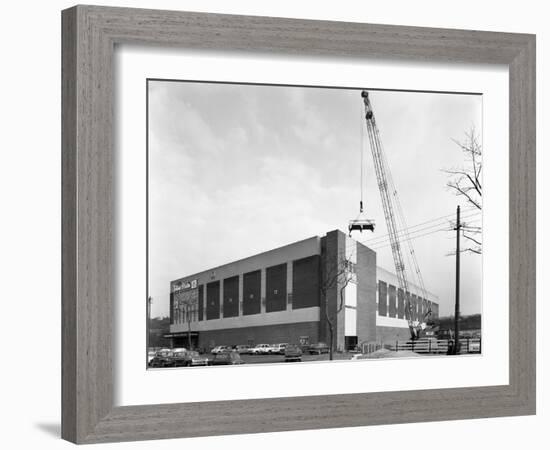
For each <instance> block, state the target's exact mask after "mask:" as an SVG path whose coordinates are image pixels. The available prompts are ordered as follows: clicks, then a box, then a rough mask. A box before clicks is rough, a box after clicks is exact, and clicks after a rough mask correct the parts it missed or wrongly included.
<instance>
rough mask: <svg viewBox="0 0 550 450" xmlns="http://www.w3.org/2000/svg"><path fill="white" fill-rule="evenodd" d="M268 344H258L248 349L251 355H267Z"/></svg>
mask: <svg viewBox="0 0 550 450" xmlns="http://www.w3.org/2000/svg"><path fill="white" fill-rule="evenodd" d="M270 347H271V345H269V344H258V345H256V347H253V348H251V349H250V354H251V355H267V354H268V353H269V348H270Z"/></svg>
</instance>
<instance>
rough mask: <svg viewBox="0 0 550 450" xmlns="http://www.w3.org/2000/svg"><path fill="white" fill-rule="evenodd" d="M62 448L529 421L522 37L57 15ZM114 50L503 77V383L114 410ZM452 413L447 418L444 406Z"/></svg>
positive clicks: (527, 49) (249, 20) (211, 17)
mask: <svg viewBox="0 0 550 450" xmlns="http://www.w3.org/2000/svg"><path fill="white" fill-rule="evenodd" d="M62 31H63V43H62V53H63V55H62V82H63V86H62V106H63V111H62V178H63V181H62V207H63V217H62V234H63V244H62V273H63V279H62V327H63V330H62V409H63V411H62V437H63V438H64V439H67V440H69V441H72V442H75V443H94V442H110V441H128V440H141V439H160V438H177V437H191V436H210V435H221V434H236V433H260V432H273V431H285V430H304V429H317V428H328V427H330V428H334V427H350V426H363V425H374V424H388V423H403V422H421V421H435V420H438V421H440V420H452V419H466V418H480V417H496V416H512V415H527V414H534V413H535V390H536V389H535V36H533V35H528V34H511V33H494V32H483V31H465V30H450V29H435V28H418V27H408V26H390V25H371V24H361V23H344V22H329V21H309V20H296V19H281V18H269V17H248V16H232V15H219V14H204V13H188V12H176V11H156V10H144V9H127V8H110V7H97V6H75V7H73V8H70V9H67V10H65V11H63V13H62ZM118 43H139V44H154V45H159V46H165V47H184V48H192V49H198V50H200V49H216V50H240V51H243V52H247V51H260V52H264V53H266V54H276V53H284V54H297V55H299V54H303V55H324V56H333V57H335V58H339V57H355V58H362V57H383V58H397V59H408V60H421V61H435V62H446V61H448V62H466V63H483V64H505V65H507V66H508V68H509V86H510V91H509V92H510V115H509V123H510V129H509V133H510V134H509V136H510V140H509V142H510V150H509V168H510V181H509V183H510V184H509V210H510V219H509V229H510V238H509V239H510V240H509V244H510V281H509V283H510V284H509V292H510V298H509V326H510V330H509V337H510V338H509V363H510V366H509V384H508V385H502V386H488V387H469V388H452V389H429V390H420V391H418V390H415V391H403V392H379V393H363V394H342V395H325V396H323V395H321V396H307V397H286V398H276V399H262V400H237V401H216V402H204V403H179V404H163V405H140V406H121V407H114V406H113V369H112V367H113V365H112V355H113V352H112V340H113V336H114V333H113V310H114V307H113V301H114V288H113V285H114V275H113V274H114V270H113V269H114V265H113V255H112V247H113V245H112V244H113V208H114V203H113V194H112V191H113V150H114V144H113V141H114V139H113V83H114V82H113V52H114V46H115V44H118ZM449 405H452V407H449Z"/></svg>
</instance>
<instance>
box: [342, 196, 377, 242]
mask: <svg viewBox="0 0 550 450" xmlns="http://www.w3.org/2000/svg"><path fill="white" fill-rule="evenodd" d="M348 230H349V235H350V237H351V232H352V231H359V232H361V233H362V232H363V230H365V231H367V230H368V231H374V220H371V219H367V218H365V217H364V216H363V200H361V201H360V202H359V215H358V216H357V217H356V218H355V219H352V220H350V221H349V225H348Z"/></svg>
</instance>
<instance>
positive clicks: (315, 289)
mask: <svg viewBox="0 0 550 450" xmlns="http://www.w3.org/2000/svg"><path fill="white" fill-rule="evenodd" d="M292 265H293V267H292V269H293V270H292V286H293V292H287V273H288V272H287V263H283V264H278V265H275V266H271V267H267V268H266V269H265V290H266V292H265V297H261V286H262V271H261V270H255V271H252V272H247V273H245V274H243V275H241V276H242V291H243V292H242V301H241V302H239V298H240V286H239V275H235V276H232V277H228V278H225V279H223V280H216V281H211V282H209V283H206V284H199V285H198V286H197V288H196V289H191V290H188V291H184V292H190V291H194V292H195V294H194V295H195V300H194V305H195V306H196V307H191V306H190V305H186V303H185V302H183V303H182V301H181V300H180V299H179V297H180V292H175V293H172V294H171V300H170V301H171V311H172V316H171V317H172V320H171V322H172V323H174V322H175V323H185V322H186V321H187V318H190V320H191V321H195V320H198V321H202V320H213V319H219V318H221V317H222V316H223V317H224V318H225V317H237V316H239V315H245V316H246V315H252V314H260V313H261V312H262V310H265V312H267V313H269V312H275V311H284V310H286V309H287V305H292V308H293V309H299V308H309V307H312V306H319V285H318V283H319V255H313V256H309V257H307V258H302V259H299V260H296V261H293V262H292ZM221 283H223V299H222V298H221V291H222V289H221V286H222V285H221ZM199 299H200V300H201V301H199ZM182 305H183V307H182Z"/></svg>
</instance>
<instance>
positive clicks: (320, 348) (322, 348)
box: [308, 342, 329, 355]
mask: <svg viewBox="0 0 550 450" xmlns="http://www.w3.org/2000/svg"><path fill="white" fill-rule="evenodd" d="M328 350H329V349H328V345H327V344H325V343H324V342H317V343H316V344H311V345H310V346H309V348H308V352H309V354H310V355H320V354H321V353H328Z"/></svg>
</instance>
